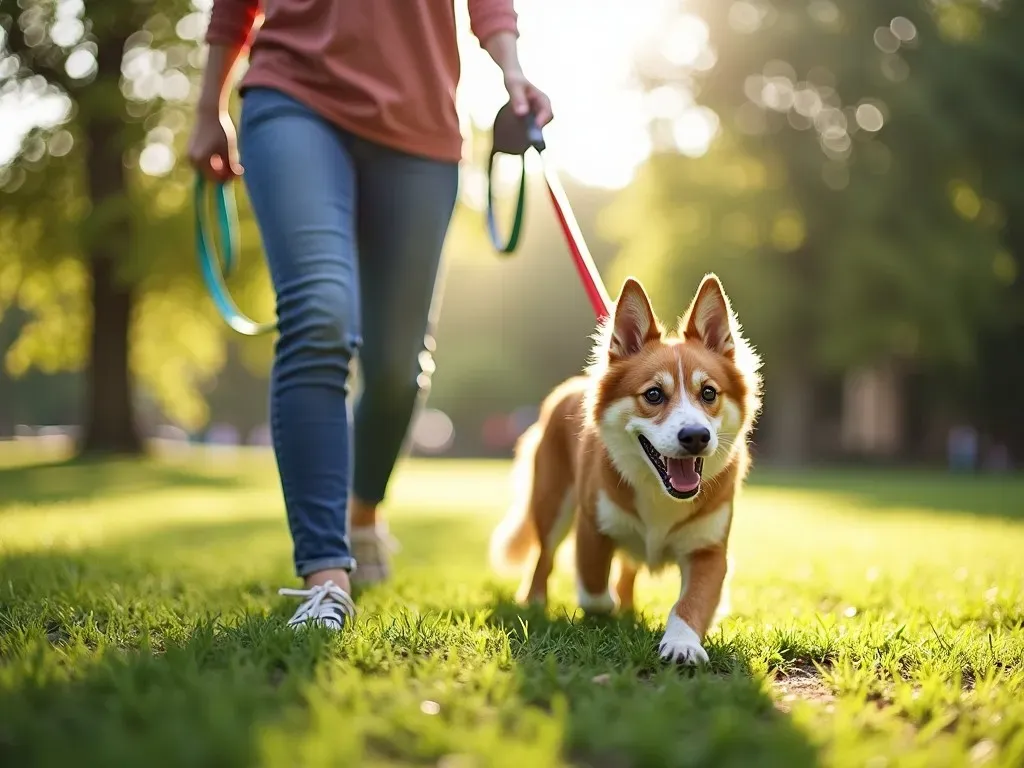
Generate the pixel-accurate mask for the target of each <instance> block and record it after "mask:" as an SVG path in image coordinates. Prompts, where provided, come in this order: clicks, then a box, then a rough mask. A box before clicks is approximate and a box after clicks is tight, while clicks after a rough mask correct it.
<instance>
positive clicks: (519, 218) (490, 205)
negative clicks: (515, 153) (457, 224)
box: [487, 152, 526, 256]
mask: <svg viewBox="0 0 1024 768" xmlns="http://www.w3.org/2000/svg"><path fill="white" fill-rule="evenodd" d="M497 155H498V153H497V152H491V159H490V161H489V162H488V163H487V234H488V235H490V238H491V245H493V246H494V249H495V250H496V251H497V252H498V253H499V254H501V255H503V256H510V255H511V254H512V253H514V252H515V250H516V248H517V247H518V246H519V235H520V233H521V232H522V230H523V218H524V213H525V211H526V158H525V157H523V158H522V163H521V164H520V167H519V194H518V195H517V196H516V212H515V216H514V218H513V219H512V230H511V232H509V235H508V240H502V239H501V236H500V235H499V234H498V224H497V221H496V217H495V215H494V158H495V157H497Z"/></svg>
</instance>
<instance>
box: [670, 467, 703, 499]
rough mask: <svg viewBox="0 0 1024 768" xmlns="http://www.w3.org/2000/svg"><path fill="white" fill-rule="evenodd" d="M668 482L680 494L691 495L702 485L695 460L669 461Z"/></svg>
mask: <svg viewBox="0 0 1024 768" xmlns="http://www.w3.org/2000/svg"><path fill="white" fill-rule="evenodd" d="M666 469H667V470H668V481H669V482H670V483H672V488H673V489H675V490H676V491H678V492H679V493H689V492H690V491H692V490H694V489H696V487H697V486H698V485H700V475H698V474H697V468H696V466H695V463H694V460H693V459H668V461H667V463H666Z"/></svg>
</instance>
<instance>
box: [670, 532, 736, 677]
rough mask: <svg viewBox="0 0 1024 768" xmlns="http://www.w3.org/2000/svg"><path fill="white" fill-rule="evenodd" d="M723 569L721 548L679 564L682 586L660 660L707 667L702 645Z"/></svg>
mask: <svg viewBox="0 0 1024 768" xmlns="http://www.w3.org/2000/svg"><path fill="white" fill-rule="evenodd" d="M726 568H727V565H726V558H725V550H724V549H722V548H720V547H714V548H711V549H701V550H698V551H696V552H692V553H690V554H689V555H688V556H687V558H686V559H685V560H684V561H683V562H681V563H680V564H679V569H680V571H681V573H682V577H683V585H682V590H681V591H680V594H679V600H678V601H677V602H676V604H675V605H674V606H673V607H672V611H671V612H670V613H669V615H668V621H667V622H666V623H665V634H664V636H663V637H662V638H661V644H660V646H659V648H658V652H659V653H660V654H661V658H662V659H663V660H665V661H675V662H678V663H681V664H699V663H707V661H708V654H707V652H706V651H705V650H704V647H703V646H702V645H701V642H702V641H703V639H704V634H705V633H706V632H707V631H708V627H709V626H710V625H711V620H712V619H713V618H714V615H715V610H716V609H717V608H718V602H719V600H721V599H722V585H723V584H724V583H725V573H726Z"/></svg>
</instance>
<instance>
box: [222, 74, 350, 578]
mask: <svg viewBox="0 0 1024 768" xmlns="http://www.w3.org/2000/svg"><path fill="white" fill-rule="evenodd" d="M346 142H347V139H346V138H345V137H344V136H343V134H341V133H340V132H339V131H337V130H336V129H335V128H334V127H333V126H331V125H330V124H329V123H327V122H326V121H325V120H323V119H322V118H320V117H319V116H318V115H316V114H315V113H314V112H312V111H311V110H309V109H308V108H306V107H305V106H303V105H301V104H299V103H298V102H296V101H294V100H293V99H291V98H289V97H287V96H285V95H284V94H281V93H279V92H277V91H273V90H267V89H253V90H250V91H248V92H247V93H246V94H245V96H244V99H243V107H242V119H241V129H240V134H239V144H240V151H241V160H242V165H243V167H244V168H245V173H244V176H243V178H244V180H245V184H246V188H247V190H248V193H249V198H250V201H251V203H252V208H253V211H254V213H255V216H256V220H257V222H258V224H259V229H260V233H261V236H262V240H263V246H264V250H265V251H266V254H267V261H268V264H269V268H270V273H271V277H272V280H273V284H274V289H275V291H276V294H277V316H278V339H277V342H276V347H275V353H274V366H273V372H272V376H271V384H270V411H271V432H272V435H273V445H274V452H275V454H276V457H277V463H278V470H279V473H280V476H281V488H282V491H283V494H284V500H285V506H286V508H287V513H288V525H289V528H290V529H291V535H292V540H293V544H294V559H295V570H296V573H297V575H298V576H299V577H301V578H303V579H304V580H305V582H306V586H307V587H314V586H317V585H320V584H323V583H325V582H327V581H329V580H330V581H333V582H334V583H335V584H337V585H338V586H340V587H341V588H342V589H344V590H347V589H348V588H349V571H350V570H352V568H353V566H354V565H355V562H354V560H353V558H352V555H351V552H350V549H349V539H348V535H347V534H348V527H347V519H346V506H347V502H348V488H349V466H350V465H349V441H350V426H349V415H348V412H347V409H348V405H347V401H346V395H347V392H348V377H349V376H348V374H349V364H350V361H351V358H352V356H353V354H354V353H355V352H356V350H357V348H358V345H359V340H360V334H359V324H360V319H359V288H358V286H359V280H358V265H357V256H356V237H355V211H356V171H355V166H354V163H353V160H352V157H351V155H350V154H349V148H348V147H347V145H346Z"/></svg>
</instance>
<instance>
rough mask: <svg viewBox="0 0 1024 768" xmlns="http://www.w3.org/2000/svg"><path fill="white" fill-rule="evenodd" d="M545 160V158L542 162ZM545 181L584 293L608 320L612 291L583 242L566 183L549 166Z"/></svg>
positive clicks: (598, 312)
mask: <svg viewBox="0 0 1024 768" xmlns="http://www.w3.org/2000/svg"><path fill="white" fill-rule="evenodd" d="M543 159H544V158H543V156H541V160H542V161H543ZM544 180H545V181H546V182H547V185H548V194H549V195H550V196H551V204H552V206H553V207H554V209H555V215H556V216H557V217H558V223H559V224H560V225H561V227H562V234H563V235H565V242H566V244H567V245H568V246H569V252H570V253H571V254H572V260H573V263H574V264H575V265H576V272H577V273H578V274H579V276H580V282H582V283H583V290H584V291H586V293H587V298H588V299H589V300H590V306H591V307H593V308H594V314H595V315H597V319H598V320H604V319H605V318H606V317H608V315H609V314H611V310H610V309H609V307H610V306H611V300H610V299H609V298H608V291H606V290H605V287H604V282H603V281H602V280H601V275H600V273H599V272H598V271H597V265H596V264H594V258H593V257H592V256H591V255H590V249H589V248H587V243H586V241H585V240H584V239H583V233H582V232H580V226H579V224H578V223H577V222H576V217H575V216H574V215H573V213H572V207H571V206H570V205H569V198H568V197H566V194H565V190H564V189H562V183H561V182H560V181H559V179H558V176H557V175H556V174H555V172H554V170H552V169H551V168H549V167H548V165H547V163H545V164H544Z"/></svg>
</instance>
